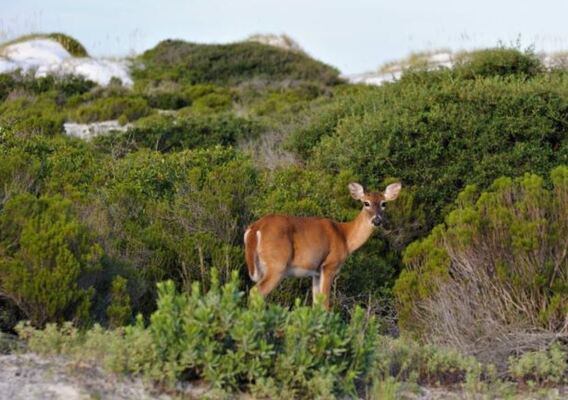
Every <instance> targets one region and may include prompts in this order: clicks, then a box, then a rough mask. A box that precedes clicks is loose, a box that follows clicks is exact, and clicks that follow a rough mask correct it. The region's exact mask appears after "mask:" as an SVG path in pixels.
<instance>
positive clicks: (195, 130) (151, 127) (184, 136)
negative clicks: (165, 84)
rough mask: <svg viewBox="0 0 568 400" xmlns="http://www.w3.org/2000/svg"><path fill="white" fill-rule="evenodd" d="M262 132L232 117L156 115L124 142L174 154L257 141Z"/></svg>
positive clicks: (253, 124) (126, 135)
mask: <svg viewBox="0 0 568 400" xmlns="http://www.w3.org/2000/svg"><path fill="white" fill-rule="evenodd" d="M261 129H262V127H261V125H260V124H259V123H258V122H256V121H254V120H251V119H247V118H241V117H237V116H235V115H234V114H229V113H226V114H222V113H216V114H212V115H210V114H205V115H203V114H188V115H184V116H180V117H175V116H169V115H153V116H150V117H147V118H144V119H141V120H139V121H138V122H137V123H136V124H135V125H134V127H133V128H131V129H129V130H128V132H126V133H124V134H122V138H123V140H125V141H126V142H127V143H128V144H129V145H130V146H135V147H136V148H141V147H146V148H150V149H154V150H157V151H161V152H171V151H178V150H182V149H193V148H197V147H212V146H217V145H222V146H234V145H236V144H237V143H238V142H239V141H241V140H245V139H254V138H255V137H257V136H258V134H259V132H260V130H261ZM103 140H104V139H103Z"/></svg>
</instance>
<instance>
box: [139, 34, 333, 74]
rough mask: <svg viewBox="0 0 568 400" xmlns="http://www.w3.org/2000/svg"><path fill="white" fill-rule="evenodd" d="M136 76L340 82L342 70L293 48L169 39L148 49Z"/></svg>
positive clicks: (249, 43) (141, 57)
mask: <svg viewBox="0 0 568 400" xmlns="http://www.w3.org/2000/svg"><path fill="white" fill-rule="evenodd" d="M140 61H141V63H142V64H143V66H144V67H143V68H139V69H137V70H135V71H134V74H133V75H134V77H135V79H156V80H172V81H175V82H185V83H191V84H196V83H219V84H234V83H239V82H242V81H246V80H251V79H264V80H271V81H275V80H309V81H317V82H322V83H324V84H330V85H333V84H336V83H339V82H340V80H339V72H338V71H337V70H336V69H334V68H332V67H329V66H327V65H325V64H323V63H321V62H319V61H316V60H313V59H312V58H310V57H308V56H306V55H304V54H301V53H297V52H293V51H286V50H283V49H279V48H276V47H272V46H267V45H263V44H260V43H253V42H241V43H232V44H222V45H219V44H195V43H188V42H183V41H180V40H165V41H162V42H160V43H159V44H158V45H157V46H156V47H154V48H153V49H150V50H147V51H146V52H145V53H144V54H142V56H140Z"/></svg>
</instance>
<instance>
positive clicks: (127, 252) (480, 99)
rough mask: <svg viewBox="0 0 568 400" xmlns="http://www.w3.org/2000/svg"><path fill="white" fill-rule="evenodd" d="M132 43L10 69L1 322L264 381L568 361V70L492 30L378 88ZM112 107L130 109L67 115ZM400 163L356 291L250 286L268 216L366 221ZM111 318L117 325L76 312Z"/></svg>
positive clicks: (261, 54) (354, 264)
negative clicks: (122, 55) (89, 127)
mask: <svg viewBox="0 0 568 400" xmlns="http://www.w3.org/2000/svg"><path fill="white" fill-rule="evenodd" d="M133 62H134V65H135V67H134V71H133V77H134V86H133V87H132V88H126V87H123V85H122V84H121V82H120V81H118V80H114V81H113V82H111V84H110V85H109V86H107V87H99V86H97V85H95V84H94V83H93V82H89V81H86V80H84V79H82V78H80V77H71V76H67V77H45V78H39V79H34V78H33V77H32V76H30V75H27V74H23V73H20V72H15V73H11V74H3V75H0V101H1V102H0V328H1V329H2V330H13V329H14V327H15V326H16V324H17V322H18V321H20V320H29V321H30V323H31V324H32V326H33V328H31V327H28V328H25V329H24V330H23V332H27V333H25V335H28V338H29V340H30V343H31V344H32V346H36V345H37V346H36V347H37V349H38V350H41V349H42V346H43V348H47V349H49V348H51V349H52V350H53V351H67V352H69V353H70V354H75V355H76V356H77V357H81V356H84V357H92V358H93V359H97V360H101V359H103V361H104V363H106V364H107V365H108V366H109V367H110V368H113V369H116V370H119V371H122V372H129V373H138V374H142V375H145V376H147V377H148V378H150V379H152V380H155V381H159V382H162V383H164V384H168V385H173V384H174V383H175V381H176V380H184V379H195V378H203V379H206V380H207V381H209V382H210V383H212V384H213V385H216V386H218V387H220V388H222V389H223V390H231V391H235V390H237V391H238V390H245V391H252V392H253V393H255V394H257V395H258V396H268V397H273V396H275V395H276V394H279V395H282V396H284V397H286V396H288V398H289V397H290V396H294V395H295V396H322V397H330V396H332V395H345V394H347V395H350V394H351V395H352V394H353V393H354V391H355V390H357V391H359V393H361V391H364V392H366V393H367V394H368V396H370V397H373V396H374V397H376V398H386V396H387V395H388V393H390V394H391V395H392V396H395V395H396V393H399V392H400V391H401V390H407V389H408V388H409V387H411V386H412V384H416V383H428V384H436V383H443V384H445V383H449V384H453V383H459V384H463V385H470V386H471V388H472V390H485V389H487V387H485V389H483V388H482V386H483V385H490V384H493V383H495V382H497V380H496V379H497V375H499V376H501V377H503V376H507V377H509V379H511V380H515V381H518V382H522V383H526V382H536V383H539V384H542V385H549V384H558V383H560V382H562V381H563V380H564V379H565V373H566V372H565V371H566V360H565V354H566V353H565V351H566V350H565V349H566V344H567V342H568V332H567V329H568V322H567V315H568V310H566V304H567V303H568V299H567V297H566V296H567V293H568V286H567V281H566V279H567V277H566V271H567V270H568V259H567V257H566V248H567V247H568V244H567V243H566V237H567V236H568V234H567V233H568V232H567V230H566V229H567V227H566V224H565V221H566V220H568V216H567V215H566V209H568V197H567V195H566V190H568V189H567V186H566V185H567V184H566V179H567V178H566V175H567V172H566V165H568V134H567V126H566V124H567V121H568V115H567V113H568V72H566V71H564V70H562V69H557V70H554V71H549V70H547V69H546V68H544V66H543V65H542V64H541V63H540V61H539V59H538V58H537V57H535V56H534V55H533V54H531V53H530V52H521V51H518V50H515V49H489V50H483V51H478V52H474V53H467V54H464V55H462V56H461V57H460V58H459V60H458V62H457V64H456V66H455V67H454V68H452V69H443V70H433V71H429V70H425V69H420V68H415V69H410V70H408V71H407V72H406V73H405V74H404V75H403V77H402V79H401V80H399V81H397V82H394V83H388V84H385V85H383V86H380V87H367V86H361V85H348V84H346V83H344V82H342V81H341V80H340V79H339V76H338V71H337V70H335V69H334V68H332V67H329V66H327V65H324V64H322V63H320V62H318V61H316V60H313V59H312V58H310V57H309V56H307V55H306V54H305V53H303V52H301V51H293V50H284V49H278V48H273V47H270V46H266V45H263V44H259V43H249V42H245V43H234V44H229V45H200V44H193V43H186V42H182V41H165V42H162V43H160V44H158V45H157V46H156V47H155V48H153V49H150V50H148V51H147V52H145V53H144V54H142V55H141V56H138V57H136V58H135V60H133ZM108 119H118V120H119V122H120V123H121V124H123V125H124V129H125V131H124V132H113V133H110V134H108V135H104V136H100V137H97V138H95V139H93V140H91V141H82V140H78V139H74V138H70V137H67V136H65V135H64V134H63V132H64V130H63V124H64V122H66V121H74V122H95V121H102V120H108ZM395 180H401V181H402V183H403V187H404V190H403V191H402V194H401V196H400V198H399V199H398V200H397V201H396V202H393V203H392V205H391V204H389V207H388V209H387V214H388V222H387V224H386V225H385V226H384V227H383V228H381V229H380V230H379V232H378V233H377V234H376V235H374V237H373V238H372V239H371V240H370V241H369V242H368V243H367V244H366V245H365V246H364V247H363V248H362V249H361V250H360V251H358V252H357V253H355V254H354V255H353V256H352V257H351V258H350V259H349V260H348V261H347V263H346V264H345V265H344V267H343V269H342V271H341V273H340V276H339V277H338V279H337V282H336V284H335V287H334V290H333V295H334V301H333V304H334V306H335V311H338V313H337V314H336V313H332V314H326V313H324V312H323V311H322V310H320V309H319V308H318V307H316V308H313V309H312V308H306V307H304V306H303V305H301V304H302V303H303V302H306V301H305V299H307V298H309V294H310V291H311V282H308V280H301V279H289V280H286V281H284V282H283V283H282V284H281V285H280V287H279V288H278V289H277V290H276V291H274V292H273V294H271V296H270V297H269V298H268V300H267V303H265V302H264V301H262V300H261V299H259V298H258V297H256V296H252V297H250V298H249V299H248V302H247V301H246V300H245V299H244V297H243V293H242V292H241V291H240V290H244V291H247V290H248V289H250V285H251V283H250V281H249V280H248V276H247V273H246V268H245V265H244V257H243V249H242V233H243V232H244V230H245V227H246V225H247V224H248V223H250V222H251V221H253V220H254V219H255V218H258V217H260V216H261V215H264V214H266V213H272V212H285V213H290V214H295V215H320V216H327V217H331V218H335V219H338V220H347V219H350V218H353V217H354V216H355V215H356V214H357V212H358V208H357V207H358V205H357V204H356V203H355V202H354V201H353V200H352V199H351V198H350V196H349V194H348V191H347V184H348V183H349V182H352V181H359V182H361V183H363V184H364V185H365V187H368V188H370V189H375V190H377V189H383V188H384V187H385V186H386V185H387V184H389V183H391V182H393V181H395ZM214 270H216V271H218V273H213V272H212V271H214ZM233 271H237V273H238V275H234V273H233ZM401 271H402V273H401ZM472 271H473V272H475V273H474V274H473V272H472ZM468 274H469V275H468ZM472 274H473V275H472ZM474 278H475V279H474ZM166 280H168V281H169V283H162V284H159V282H162V281H166ZM196 282H198V283H199V286H200V287H201V288H202V290H198V289H197V287H196V286H195V285H196ZM227 282H228V284H227V286H222V285H223V283H227ZM158 285H159V286H158ZM484 285H486V286H484ZM487 285H488V286H487ZM157 287H159V288H160V289H159V290H157V289H156V288H157ZM174 287H175V288H176V289H177V292H176V289H174ZM205 293H207V294H205ZM464 293H467V294H468V296H464V295H463V294H464ZM452 296H453V297H452ZM476 296H477V297H476ZM479 296H481V297H479ZM297 298H299V299H300V304H296V305H295V306H294V307H292V308H291V310H290V309H289V308H290V307H291V306H292V304H295V301H296V299H297ZM487 298H491V299H492V300H493V301H495V306H492V307H487V306H486V305H485V302H484V301H485V300H483V302H482V300H481V299H487ZM450 299H453V300H452V301H450ZM458 300H461V302H460V301H458ZM357 307H363V308H364V309H366V310H367V313H366V314H365V313H364V312H363V311H362V310H361V309H359V308H357ZM487 313H489V314H491V315H490V317H491V318H489V317H488V315H487ZM137 315H140V316H139V317H137ZM370 315H373V317H370ZM253 316H254V318H253ZM375 318H376V319H375ZM63 321H72V322H73V324H74V325H73V326H74V327H71V326H69V325H63V328H57V327H56V326H55V325H49V324H50V323H58V324H60V323H62V322H63ZM376 321H379V322H378V323H377V322H376ZM399 321H400V323H397V322H399ZM95 323H96V324H99V325H101V326H104V327H105V328H109V329H110V330H105V329H103V328H100V327H99V326H97V327H95V328H92V329H91V330H87V331H84V330H81V331H77V330H76V329H77V328H75V327H78V328H80V329H83V328H84V327H90V326H92V325H93V324H95ZM490 323H491V324H490ZM376 325H377V326H378V327H377V326H376ZM45 326H48V328H47V330H45V331H41V330H37V331H36V330H34V328H43V327H45ZM60 326H61V325H60ZM124 326H127V327H124ZM474 326H475V329H474V328H473V327H474ZM496 327H498V328H499V329H501V330H500V331H499V332H502V333H503V335H504V336H502V337H497V339H495V338H494V337H492V336H491V332H493V331H492V329H493V330H494V329H496ZM399 330H400V332H401V333H402V334H403V336H405V338H401V339H392V338H389V337H385V336H377V331H379V332H382V333H396V332H398V331H399ZM355 331H356V332H355ZM444 333H446V335H444ZM515 334H516V336H515ZM536 334H538V335H536ZM528 336H530V337H532V338H535V337H537V336H538V340H533V341H531V340H524V339H526V338H527V337H528ZM410 337H413V338H414V339H411V338H410ZM196 338H200V341H199V342H196V340H197V339H196ZM503 338H506V339H503ZM515 338H516V339H519V340H518V341H515V340H513V339H515ZM482 339H483V340H482ZM489 339H495V340H498V341H499V343H503V342H507V341H508V342H507V343H509V344H511V346H509V347H501V348H497V346H495V342H494V341H493V342H492V341H491V340H489ZM521 339H523V340H524V341H523V340H521ZM413 340H419V341H420V342H418V343H417V342H414V341H413ZM42 343H43V344H42ZM422 343H430V344H431V345H429V346H423V345H422ZM261 344H262V345H261ZM434 344H436V345H443V346H448V345H449V346H452V347H453V348H454V349H455V348H457V349H459V351H460V352H461V353H459V352H457V351H455V350H447V349H446V348H445V347H437V346H435V345H434ZM258 346H260V347H258ZM79 349H81V350H79ZM84 349H89V351H85V350H84ZM138 350H140V353H136V354H134V353H131V352H136V351H138ZM334 351H335V352H336V353H334ZM90 352H92V353H90ZM489 353H490V354H489ZM464 354H465V355H464ZM488 354H489V355H490V356H487V355H488ZM472 356H475V357H477V358H474V357H472ZM563 357H564V358H563ZM326 360H327V361H326ZM480 361H483V362H484V363H481V362H480ZM211 365H213V366H216V367H209V366H211ZM291 371H292V372H294V373H291ZM308 381H312V382H317V384H316V385H313V386H312V385H307V382H308ZM276 387H281V388H283V389H282V390H283V391H282V392H280V393H275V392H274V390H275V388H276Z"/></svg>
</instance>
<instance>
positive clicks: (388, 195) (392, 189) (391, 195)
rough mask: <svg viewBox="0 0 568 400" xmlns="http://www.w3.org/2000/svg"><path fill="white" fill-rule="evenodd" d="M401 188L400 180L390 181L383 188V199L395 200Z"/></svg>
mask: <svg viewBox="0 0 568 400" xmlns="http://www.w3.org/2000/svg"><path fill="white" fill-rule="evenodd" d="M401 188H402V185H401V184H400V182H397V183H391V184H390V185H388V186H387V188H386V189H385V194H384V196H385V201H393V200H396V198H397V197H398V194H399V193H400V189H401Z"/></svg>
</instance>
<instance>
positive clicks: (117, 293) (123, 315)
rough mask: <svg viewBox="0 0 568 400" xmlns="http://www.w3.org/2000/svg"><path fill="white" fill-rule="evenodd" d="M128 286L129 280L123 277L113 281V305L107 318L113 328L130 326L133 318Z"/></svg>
mask: <svg viewBox="0 0 568 400" xmlns="http://www.w3.org/2000/svg"><path fill="white" fill-rule="evenodd" d="M126 285H127V280H126V279H125V278H123V277H122V276H117V277H116V278H115V279H114V280H113V281H112V287H111V290H110V295H111V304H110V305H109V306H108V308H107V317H108V319H109V326H110V327H111V328H118V327H119V326H123V325H126V324H128V322H129V320H130V318H131V316H132V307H131V305H130V296H129V294H128V289H127V287H126Z"/></svg>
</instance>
